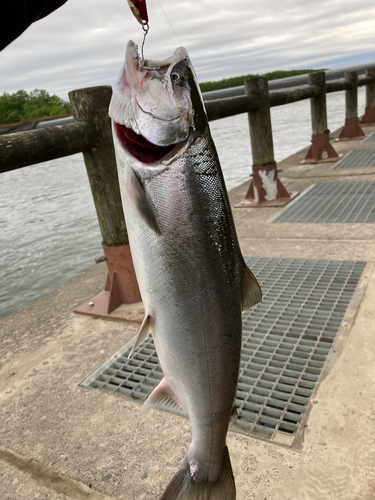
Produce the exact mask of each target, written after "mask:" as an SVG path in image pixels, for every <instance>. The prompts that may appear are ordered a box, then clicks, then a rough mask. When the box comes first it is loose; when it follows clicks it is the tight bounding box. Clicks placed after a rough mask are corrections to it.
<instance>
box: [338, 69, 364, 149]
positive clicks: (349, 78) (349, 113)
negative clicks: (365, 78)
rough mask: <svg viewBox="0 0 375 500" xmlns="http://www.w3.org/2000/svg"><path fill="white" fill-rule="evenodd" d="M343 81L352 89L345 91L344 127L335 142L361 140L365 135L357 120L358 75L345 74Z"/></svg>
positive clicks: (353, 73)
mask: <svg viewBox="0 0 375 500" xmlns="http://www.w3.org/2000/svg"><path fill="white" fill-rule="evenodd" d="M345 81H346V82H348V83H349V84H351V85H352V88H351V89H346V90H345V106H346V114H345V126H344V128H343V129H342V130H341V132H340V135H339V137H338V138H337V139H336V141H348V140H350V139H363V138H364V137H366V134H365V133H364V132H363V130H362V129H361V127H360V125H359V120H358V73H357V72H356V71H348V72H346V73H345Z"/></svg>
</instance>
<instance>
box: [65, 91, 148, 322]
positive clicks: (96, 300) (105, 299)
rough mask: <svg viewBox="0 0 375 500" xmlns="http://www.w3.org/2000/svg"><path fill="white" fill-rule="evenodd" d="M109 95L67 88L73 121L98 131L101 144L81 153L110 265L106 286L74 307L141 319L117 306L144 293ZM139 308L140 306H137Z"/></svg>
mask: <svg viewBox="0 0 375 500" xmlns="http://www.w3.org/2000/svg"><path fill="white" fill-rule="evenodd" d="M111 96H112V88H111V87H110V86H101V87H91V88H85V89H79V90H73V91H71V92H69V99H70V102H71V105H72V112H73V116H74V119H75V121H76V122H88V123H90V124H93V125H94V126H95V127H96V129H97V130H98V132H99V137H100V139H99V144H98V146H97V147H94V148H93V149H90V150H88V151H84V152H83V158H84V160H85V165H86V170H87V175H88V178H89V182H90V186H91V192H92V195H93V198H94V204H95V208H96V213H97V216H98V220H99V226H100V230H101V233H102V238H103V241H102V244H103V250H104V255H105V260H106V261H107V266H108V278H107V282H106V285H105V287H104V291H102V292H101V293H100V294H99V295H96V296H95V297H93V298H92V299H90V300H88V301H86V302H85V303H84V304H83V305H82V306H80V307H78V308H77V309H75V312H77V313H80V314H89V315H93V316H99V317H107V318H113V319H126V320H129V319H130V320H138V321H139V320H140V319H141V317H140V316H139V314H138V317H137V314H134V312H131V311H130V312H131V314H130V313H129V310H127V311H126V312H125V313H121V314H119V313H116V311H115V309H116V308H118V307H119V306H120V305H121V304H123V303H125V304H130V303H135V302H139V301H140V300H141V297H140V293H139V288H138V283H137V279H136V277H135V272H134V266H133V261H132V258H131V253H130V247H129V240H128V235H127V231H126V225H125V218H124V212H123V208H122V202H121V194H120V186H119V181H118V175H117V166H116V157H115V152H114V147H113V141H112V131H111V120H110V118H109V116H108V107H109V103H110V100H111ZM136 309H137V310H139V309H140V307H139V305H138V306H137V307H136ZM112 311H113V312H112ZM129 316H130V317H129Z"/></svg>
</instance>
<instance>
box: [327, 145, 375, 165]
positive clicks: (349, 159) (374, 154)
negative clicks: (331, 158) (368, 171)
mask: <svg viewBox="0 0 375 500" xmlns="http://www.w3.org/2000/svg"><path fill="white" fill-rule="evenodd" d="M363 167H375V149H357V150H356V151H351V152H350V153H349V154H348V155H347V156H345V157H344V158H343V159H342V160H340V161H339V162H338V163H337V164H336V165H335V166H334V168H333V170H339V169H344V168H363Z"/></svg>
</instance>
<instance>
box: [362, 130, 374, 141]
mask: <svg viewBox="0 0 375 500" xmlns="http://www.w3.org/2000/svg"><path fill="white" fill-rule="evenodd" d="M372 142H375V132H372V133H371V134H370V135H368V136H367V137H366V139H363V141H361V144H364V143H372Z"/></svg>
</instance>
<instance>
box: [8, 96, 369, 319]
mask: <svg viewBox="0 0 375 500" xmlns="http://www.w3.org/2000/svg"><path fill="white" fill-rule="evenodd" d="M364 106H365V89H364V88H361V89H360V90H359V93H358V109H359V113H363V112H364ZM327 111H328V128H329V129H330V130H332V131H333V130H336V129H337V128H339V127H340V126H342V125H343V123H344V120H345V94H344V92H339V93H335V94H328V95H327ZM271 118H272V128H273V140H274V150H275V157H276V161H281V160H283V159H284V158H287V157H288V156H290V155H291V154H293V153H296V152H297V151H299V150H300V149H302V148H303V147H305V146H307V145H308V144H309V141H310V138H311V122H310V102H309V101H308V100H306V101H300V102H297V103H293V104H287V105H285V106H279V107H276V108H272V109H271ZM210 126H211V131H212V135H213V138H214V141H215V144H216V147H217V150H218V153H219V157H220V161H221V165H222V168H223V172H224V177H225V182H226V184H227V188H228V189H232V188H233V187H235V186H238V185H240V184H242V183H243V182H246V181H249V175H250V173H251V163H252V162H251V149H250V136H249V127H248V122H247V115H238V116H234V117H231V118H225V119H223V120H218V121H215V122H211V124H210ZM0 234H1V237H0V318H2V317H5V316H7V315H8V314H11V313H13V312H15V311H17V310H19V309H20V308H21V307H23V306H25V305H26V304H28V303H29V302H31V301H32V300H35V299H36V298H38V297H40V296H42V295H44V294H45V293H47V292H49V291H51V290H53V289H55V288H57V287H58V286H59V285H62V284H63V283H65V282H66V281H68V280H70V279H71V278H73V277H75V276H77V275H78V274H80V273H82V272H83V271H86V270H87V269H89V268H90V267H92V266H94V265H95V258H97V257H100V256H101V255H102V248H101V235H100V230H99V225H98V222H97V219H96V213H95V208H94V203H93V200H92V196H91V191H90V186H89V182H88V179H87V175H86V170H85V166H84V162H83V158H82V155H80V154H79V155H74V156H70V157H67V158H60V159H58V160H53V161H48V162H44V163H41V164H39V165H34V166H30V167H26V168H23V169H20V170H18V171H14V172H7V173H4V174H0ZM103 286H104V283H103ZM98 291H99V290H98Z"/></svg>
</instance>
